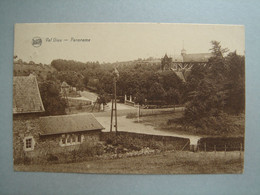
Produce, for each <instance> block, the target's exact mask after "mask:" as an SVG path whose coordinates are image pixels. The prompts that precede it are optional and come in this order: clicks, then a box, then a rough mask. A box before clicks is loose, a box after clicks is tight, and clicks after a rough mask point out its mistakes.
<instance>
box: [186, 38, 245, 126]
mask: <svg viewBox="0 0 260 195" xmlns="http://www.w3.org/2000/svg"><path fill="white" fill-rule="evenodd" d="M211 43H212V49H211V51H212V53H213V57H211V58H210V59H209V62H208V65H207V66H205V67H203V66H194V67H193V68H192V70H191V73H190V75H189V77H188V78H187V84H186V88H187V91H186V95H187V96H188V98H187V100H188V101H187V104H186V109H185V114H184V118H183V119H182V120H183V121H185V123H187V124H189V125H193V126H195V127H196V128H202V129H210V128H213V129H215V130H216V131H226V129H225V128H227V126H228V125H227V124H228V123H229V121H228V120H227V119H226V114H225V112H229V113H236V114H238V113H241V112H242V111H243V110H244V100H245V99H244V57H241V56H238V55H236V53H229V54H228V55H227V56H226V57H225V56H224V53H225V52H227V51H228V50H227V49H226V48H225V49H223V48H222V47H221V45H220V42H217V41H212V42H211Z"/></svg>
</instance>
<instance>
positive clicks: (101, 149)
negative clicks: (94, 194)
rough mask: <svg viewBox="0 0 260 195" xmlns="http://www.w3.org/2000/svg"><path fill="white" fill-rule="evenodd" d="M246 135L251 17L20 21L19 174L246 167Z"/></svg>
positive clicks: (16, 65)
mask: <svg viewBox="0 0 260 195" xmlns="http://www.w3.org/2000/svg"><path fill="white" fill-rule="evenodd" d="M244 139H245V31H244V26H242V25H216V24H214V25H212V24H173V23H167V24H163V23H162V24H160V23H35V24H16V25H15V34H14V55H13V164H14V170H15V171H36V172H74V173H106V174H223V173H227V174H230V173H234V174H237V173H243V167H244V148H245V145H244Z"/></svg>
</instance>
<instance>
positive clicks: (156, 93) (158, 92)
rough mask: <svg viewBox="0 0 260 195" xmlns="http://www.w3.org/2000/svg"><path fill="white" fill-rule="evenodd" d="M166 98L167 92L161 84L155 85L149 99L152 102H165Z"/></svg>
mask: <svg viewBox="0 0 260 195" xmlns="http://www.w3.org/2000/svg"><path fill="white" fill-rule="evenodd" d="M164 97H165V90H164V89H163V87H162V85H161V84H160V83H157V82H155V83H153V84H152V86H151V88H150V90H149V98H150V99H151V100H163V99H164Z"/></svg>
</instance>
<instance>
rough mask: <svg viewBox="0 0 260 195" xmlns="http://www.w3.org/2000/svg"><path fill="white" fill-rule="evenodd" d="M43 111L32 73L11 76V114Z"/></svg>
mask: <svg viewBox="0 0 260 195" xmlns="http://www.w3.org/2000/svg"><path fill="white" fill-rule="evenodd" d="M36 112H44V106H43V104H42V99H41V95H40V91H39V88H38V83H37V80H36V77H35V76H34V75H32V74H31V75H30V76H17V77H14V78H13V114H21V113H36Z"/></svg>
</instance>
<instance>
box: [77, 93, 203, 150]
mask: <svg viewBox="0 0 260 195" xmlns="http://www.w3.org/2000/svg"><path fill="white" fill-rule="evenodd" d="M80 94H81V96H83V97H84V98H88V99H89V100H92V101H96V98H97V95H96V94H95V93H92V92H88V91H83V92H81V93H80ZM111 107H112V105H111V102H110V103H108V104H107V105H106V106H105V111H104V112H96V113H93V114H94V116H95V117H96V119H97V120H98V121H99V122H100V123H101V125H102V126H103V127H104V128H105V129H104V130H103V131H110V121H111ZM172 109H173V108H166V109H142V110H141V112H145V113H150V114H154V113H156V112H157V113H159V112H162V111H171V110H172ZM178 110H179V111H180V110H183V107H180V108H176V111H178ZM129 113H137V108H136V107H132V106H128V105H125V104H121V103H117V116H118V118H117V121H118V131H126V132H134V133H142V134H152V135H162V136H174V137H183V138H188V139H190V143H191V144H194V145H197V141H198V140H199V139H200V138H201V137H199V136H194V135H183V134H178V133H175V132H169V131H162V130H156V129H155V128H154V127H153V126H151V125H145V124H143V123H138V122H137V119H128V118H126V116H127V114H129Z"/></svg>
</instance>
